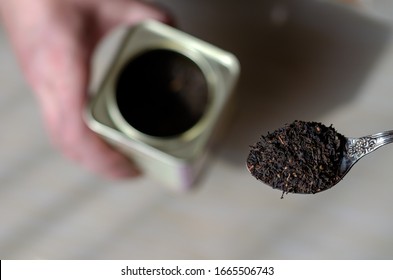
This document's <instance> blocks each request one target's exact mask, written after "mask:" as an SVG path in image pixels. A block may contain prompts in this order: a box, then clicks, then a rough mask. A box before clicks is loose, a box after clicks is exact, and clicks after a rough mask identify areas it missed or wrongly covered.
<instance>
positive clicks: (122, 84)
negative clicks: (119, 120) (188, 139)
mask: <svg viewBox="0 0 393 280" xmlns="http://www.w3.org/2000/svg"><path fill="white" fill-rule="evenodd" d="M208 95H209V94H208V84H207V81H206V78H205V76H204V74H203V72H202V70H201V69H200V68H199V67H198V65H197V64H196V63H195V62H194V61H192V60H191V59H190V58H188V57H186V56H185V55H183V54H180V53H178V52H175V51H172V50H166V49H159V50H151V51H147V52H145V53H142V54H141V55H139V56H137V57H135V58H133V59H131V60H130V61H129V62H128V63H127V64H126V65H125V66H124V68H123V69H122V70H121V72H120V74H119V78H118V81H117V84H116V101H117V105H118V108H119V111H120V113H121V114H122V116H123V117H124V119H125V120H126V121H127V122H128V123H129V124H130V125H131V126H132V127H134V128H135V129H137V130H139V131H140V132H142V133H145V134H148V135H151V136H158V137H171V136H176V135H179V134H181V133H184V132H186V131H187V130H189V129H191V128H192V127H193V126H194V125H196V123H197V122H198V121H199V120H200V119H201V118H202V116H203V114H204V113H205V111H206V108H207V105H208V99H209V96H208Z"/></svg>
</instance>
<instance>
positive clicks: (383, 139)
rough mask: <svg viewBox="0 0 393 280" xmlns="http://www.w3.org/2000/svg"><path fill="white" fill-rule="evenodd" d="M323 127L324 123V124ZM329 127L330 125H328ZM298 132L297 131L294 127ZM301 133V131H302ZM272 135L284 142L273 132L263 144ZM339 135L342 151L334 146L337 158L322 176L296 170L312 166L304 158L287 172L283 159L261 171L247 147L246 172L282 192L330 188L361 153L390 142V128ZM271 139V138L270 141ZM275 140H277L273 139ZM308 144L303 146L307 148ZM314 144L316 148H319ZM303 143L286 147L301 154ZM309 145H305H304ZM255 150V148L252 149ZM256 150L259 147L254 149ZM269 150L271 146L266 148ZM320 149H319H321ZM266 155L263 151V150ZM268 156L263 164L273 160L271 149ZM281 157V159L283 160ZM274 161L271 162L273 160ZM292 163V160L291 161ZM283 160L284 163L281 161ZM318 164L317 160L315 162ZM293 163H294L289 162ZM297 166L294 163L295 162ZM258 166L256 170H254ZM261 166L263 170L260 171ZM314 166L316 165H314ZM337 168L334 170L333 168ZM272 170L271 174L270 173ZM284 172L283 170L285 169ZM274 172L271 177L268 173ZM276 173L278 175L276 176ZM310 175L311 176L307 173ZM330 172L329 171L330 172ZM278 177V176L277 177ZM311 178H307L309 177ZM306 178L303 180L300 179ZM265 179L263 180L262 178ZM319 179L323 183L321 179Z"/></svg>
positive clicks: (306, 124)
mask: <svg viewBox="0 0 393 280" xmlns="http://www.w3.org/2000/svg"><path fill="white" fill-rule="evenodd" d="M293 124H300V127H301V128H302V129H303V128H304V126H309V127H311V128H313V127H314V126H316V127H317V128H320V127H324V126H323V125H322V124H318V123H312V122H311V123H310V122H309V123H306V122H298V121H296V122H294V123H293ZM291 126H292V124H291ZM289 127H290V126H286V127H285V129H289ZM325 129H326V127H325ZM328 129H332V128H331V127H330V128H328ZM297 132H299V131H297ZM337 135H340V134H338V133H337ZM303 136H304V135H303ZM271 137H277V138H279V140H280V142H281V144H284V142H283V141H282V140H281V138H280V136H279V135H276V134H275V133H273V134H271V135H270V136H269V139H270V140H269V141H267V142H266V141H265V142H264V145H270V144H266V143H273V140H271V139H272V138H271ZM340 137H341V138H342V141H344V142H343V143H344V145H345V146H344V145H343V146H342V150H341V152H340V151H339V150H337V152H340V158H338V161H336V162H337V165H336V168H337V169H335V168H334V167H333V166H332V168H334V169H332V170H331V171H332V172H329V173H326V172H324V171H323V172H324V174H323V177H322V173H321V180H319V179H317V177H315V176H318V173H319V172H316V173H315V172H314V173H309V172H305V173H304V174H302V173H299V170H302V169H303V168H306V169H305V171H308V170H310V169H309V168H310V166H312V165H313V164H315V163H314V162H313V163H311V162H310V163H307V162H303V163H299V165H298V166H297V167H298V168H296V170H294V171H295V172H296V173H291V172H292V171H291V172H288V171H289V170H287V169H286V168H287V167H286V166H284V169H281V168H282V166H281V165H282V164H283V162H282V159H280V162H281V163H280V164H281V165H280V166H279V167H278V168H277V166H273V168H271V166H272V165H268V166H269V167H266V168H267V170H266V171H263V170H265V169H259V170H258V166H259V168H261V167H260V165H259V162H258V161H259V159H258V160H256V161H254V159H256V158H255V157H254V152H253V153H251V151H250V155H249V159H251V160H250V164H249V162H248V161H247V169H248V170H249V172H250V173H251V174H252V175H253V176H254V177H256V178H257V179H258V180H261V181H262V182H264V183H266V184H268V185H270V186H272V187H273V188H276V189H281V190H282V191H283V194H284V193H303V194H311V193H313V194H314V193H318V192H321V191H324V190H327V189H330V188H331V187H333V186H334V185H336V184H337V183H338V182H340V181H341V180H342V179H343V178H344V176H345V175H346V174H347V173H348V171H349V170H350V169H351V168H352V167H353V166H354V165H355V163H356V162H357V161H358V160H359V159H361V158H362V157H364V156H365V155H367V154H369V153H371V152H373V151H375V150H377V149H378V148H380V147H382V146H384V145H386V144H390V143H392V142H393V130H390V131H385V132H380V133H376V134H372V135H368V136H364V137H359V138H349V137H344V136H343V135H340ZM307 140H309V141H312V140H310V139H307ZM270 141H271V142H270ZM276 143H277V141H276ZM272 145H273V146H270V148H272V147H273V149H275V148H276V146H275V144H272ZM315 145H316V146H314V147H318V148H319V147H320V146H319V145H317V144H315ZM283 147H284V148H285V147H286V145H284V146H283ZM252 148H253V149H254V147H252ZM306 148H307V147H305V149H306ZM318 148H317V149H318ZM301 149H302V147H300V150H299V148H298V149H297V150H296V149H295V150H293V149H292V150H288V154H289V155H292V153H300V154H302V153H303V152H306V150H304V151H302V150H301ZM307 149H308V148H307ZM254 151H255V150H254ZM256 151H257V152H258V153H259V151H260V150H258V149H257V150H256ZM268 151H270V150H268ZM280 151H281V152H283V150H282V147H281V150H280ZM284 153H286V151H284ZM316 153H317V154H319V151H318V150H317V151H316ZM321 153H322V151H321ZM263 154H264V155H265V156H266V153H263ZM267 155H268V156H267V157H265V156H264V160H266V158H267V160H268V161H265V166H266V162H270V160H273V161H275V160H276V159H275V157H274V156H272V157H270V156H271V154H270V152H269V153H267ZM287 159H288V158H286V159H285V160H287ZM285 160H284V161H285ZM272 163H273V162H272ZM292 163H294V162H293V161H292ZM284 164H285V163H284ZM318 164H319V163H318ZM292 165H293V164H292ZM295 166H296V165H295ZM256 170H258V172H255V173H254V171H256ZM261 170H262V171H261ZM314 170H315V168H314ZM321 170H325V169H321ZM334 170H336V171H334ZM260 172H262V173H263V172H267V173H263V174H270V175H269V176H265V175H263V176H262V177H259V176H260V174H261V173H260ZM271 172H273V175H272V173H271ZM285 172H286V173H285ZM327 174H331V175H332V176H334V177H331V179H329V180H326V175H327ZM271 176H274V177H271ZM275 176H277V177H275ZM299 176H300V177H301V178H302V180H300V181H299V182H297V180H298V178H300V177H299ZM307 176H310V177H307ZM329 176H330V175H329ZM272 178H275V179H274V180H271V179H272ZM277 178H278V179H277ZM306 178H309V179H312V180H309V179H306ZM303 179H306V180H303ZM265 180H266V181H265ZM317 181H318V182H319V183H318V184H317V185H314V183H316V182H317ZM310 182H312V183H311V184H309V183H310ZM321 182H322V183H321Z"/></svg>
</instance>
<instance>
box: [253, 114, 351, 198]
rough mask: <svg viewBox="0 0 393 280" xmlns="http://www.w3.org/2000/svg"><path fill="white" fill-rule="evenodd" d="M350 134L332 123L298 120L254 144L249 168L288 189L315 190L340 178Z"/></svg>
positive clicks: (310, 192)
mask: <svg viewBox="0 0 393 280" xmlns="http://www.w3.org/2000/svg"><path fill="white" fill-rule="evenodd" d="M345 143H346V138H345V137H344V136H343V135H341V134H339V133H338V132H337V131H336V130H335V129H334V128H333V127H332V126H330V127H327V126H325V125H323V124H321V123H318V122H304V121H294V122H293V123H291V124H286V125H285V126H284V127H282V128H280V129H277V130H276V131H273V132H272V133H268V134H267V135H266V136H261V138H260V140H259V141H258V142H257V143H256V144H255V145H253V146H250V153H249V155H248V158H247V168H248V169H249V171H250V172H251V174H252V175H253V176H254V177H255V178H256V179H258V180H260V181H262V182H264V183H266V184H268V185H270V186H272V187H273V188H275V189H279V190H282V191H283V195H284V193H304V194H314V193H317V192H320V191H323V190H326V189H328V188H330V187H332V186H333V185H335V184H336V183H338V181H339V180H340V177H339V175H338V172H339V166H340V161H341V159H342V157H343V153H344V151H345Z"/></svg>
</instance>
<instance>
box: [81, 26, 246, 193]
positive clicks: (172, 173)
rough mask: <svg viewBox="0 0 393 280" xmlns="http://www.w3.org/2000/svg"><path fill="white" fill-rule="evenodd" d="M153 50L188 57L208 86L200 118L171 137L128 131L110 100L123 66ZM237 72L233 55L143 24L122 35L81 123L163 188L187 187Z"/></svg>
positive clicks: (229, 99) (229, 100) (225, 109)
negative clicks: (206, 97)
mask: <svg viewBox="0 0 393 280" xmlns="http://www.w3.org/2000/svg"><path fill="white" fill-rule="evenodd" d="M154 50H170V51H173V52H177V53H179V54H181V55H183V56H185V57H187V58H188V59H190V60H191V61H193V62H194V63H195V64H196V65H197V66H198V67H199V69H200V71H201V72H202V73H203V75H204V78H205V81H206V83H207V88H208V104H207V107H206V109H205V111H204V113H203V116H202V117H201V119H200V120H199V121H198V122H197V123H196V124H195V125H194V126H192V127H190V128H189V129H188V130H187V131H184V132H183V133H181V134H180V135H175V136H173V137H157V136H152V135H148V134H146V133H143V132H142V131H138V130H137V129H135V128H134V127H132V126H131V125H130V124H129V123H128V122H127V121H126V120H125V119H124V118H123V116H122V114H121V112H120V111H119V108H118V106H117V101H116V98H115V94H116V93H115V88H116V82H117V79H118V77H119V75H120V73H121V71H122V69H123V67H124V65H126V63H128V62H130V61H132V59H133V58H136V57H138V56H139V55H140V54H142V53H145V52H148V51H154ZM239 71H240V66H239V63H238V60H237V59H236V57H235V56H234V55H232V54H230V53H228V52H226V51H223V50H221V49H219V48H217V47H215V46H213V45H211V44H209V43H206V42H203V41H201V40H199V39H197V38H195V37H192V36H190V35H189V34H186V33H184V32H181V31H179V30H176V29H175V28H172V27H169V26H166V25H164V24H161V23H158V22H155V21H146V22H143V23H141V24H139V25H137V26H136V27H134V28H132V29H130V30H129V31H128V33H127V35H126V36H125V38H124V40H123V42H122V43H121V46H120V49H119V51H118V52H117V55H116V57H115V58H114V60H113V61H112V63H111V67H110V68H109V70H108V72H107V74H106V75H105V76H104V78H103V80H102V81H101V83H100V84H101V86H100V87H99V89H98V92H96V94H95V95H94V96H93V98H92V100H91V102H90V104H89V106H88V108H87V110H86V122H87V124H88V126H89V127H90V128H91V129H92V130H93V131H95V132H96V133H98V134H99V135H100V136H101V137H103V138H104V139H106V140H107V141H108V142H109V143H110V144H111V145H113V146H114V147H116V148H117V149H119V150H120V151H122V152H123V153H124V154H126V155H128V156H129V157H130V158H131V159H132V160H133V161H134V162H135V163H136V164H137V165H138V166H139V167H140V168H141V169H142V171H143V172H144V173H146V174H147V175H149V176H152V177H154V178H156V179H157V180H158V181H159V182H160V183H162V185H165V186H168V187H170V188H172V189H174V190H180V189H187V188H189V187H191V186H192V185H193V183H194V182H195V180H196V178H197V177H198V175H199V173H200V170H201V168H202V166H203V165H204V163H205V160H206V158H207V156H208V154H209V148H210V144H211V142H212V141H213V139H216V136H218V133H217V132H219V131H220V130H221V129H222V127H223V124H224V122H225V119H227V116H228V115H229V114H228V113H229V112H230V108H231V104H232V105H233V92H234V87H235V85H236V82H237V79H238V75H239Z"/></svg>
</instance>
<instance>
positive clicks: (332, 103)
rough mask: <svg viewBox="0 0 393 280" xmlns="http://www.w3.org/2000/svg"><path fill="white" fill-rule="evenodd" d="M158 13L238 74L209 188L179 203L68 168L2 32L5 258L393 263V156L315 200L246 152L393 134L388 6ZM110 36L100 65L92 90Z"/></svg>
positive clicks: (0, 241) (102, 59) (372, 159)
mask: <svg viewBox="0 0 393 280" xmlns="http://www.w3.org/2000/svg"><path fill="white" fill-rule="evenodd" d="M160 2H161V3H163V4H164V5H165V6H166V7H168V8H169V9H170V10H171V11H172V12H173V13H174V15H175V16H176V17H177V19H178V25H179V28H180V29H182V30H184V31H186V32H188V33H190V34H192V35H194V36H197V37H199V38H201V39H203V40H205V41H207V42H210V43H212V44H215V45H217V46H219V47H221V48H223V49H225V50H228V51H231V52H233V53H234V54H235V55H236V56H237V57H238V58H239V60H240V63H241V65H242V74H241V79H240V82H239V85H238V88H237V93H238V97H239V101H238V104H237V105H238V106H237V107H238V110H237V112H236V115H235V117H234V121H233V123H232V126H231V127H230V128H229V130H228V133H227V135H226V137H225V138H224V139H223V140H222V142H221V143H220V144H219V145H218V146H217V147H216V149H215V151H214V153H213V154H212V158H211V160H210V161H209V165H208V167H207V168H206V172H205V173H204V176H203V177H202V178H201V180H200V181H199V183H198V185H197V186H196V188H195V189H194V190H192V191H190V192H186V193H181V194H179V193H173V192H170V191H167V190H166V189H165V188H164V187H163V186H160V185H159V184H158V183H156V182H154V181H152V180H151V179H149V178H145V177H141V178H138V179H136V180H132V181H123V182H114V181H110V180H104V179H102V178H99V177H98V176H96V175H93V174H90V173H88V172H86V171H85V170H84V169H83V168H80V167H79V166H77V165H75V164H74V163H71V162H69V161H68V160H66V159H64V158H63V157H62V156H61V155H60V154H59V152H58V151H57V150H55V149H54V148H53V147H52V146H51V145H50V143H49V140H48V139H47V136H46V134H45V131H44V128H43V125H42V123H41V117H40V113H39V111H38V106H37V103H36V101H35V100H34V97H33V95H32V94H31V93H30V89H29V88H28V87H27V85H26V84H25V83H24V80H23V78H22V76H21V74H20V71H19V68H18V66H17V64H16V60H15V58H14V56H13V54H12V51H11V49H10V46H9V44H8V42H7V40H6V37H5V34H4V32H3V31H1V33H0V58H1V64H0V80H1V82H0V91H1V94H0V127H1V134H0V144H1V146H0V258H1V259H391V258H393V223H392V222H391V220H390V217H391V215H392V213H393V204H392V202H391V200H392V196H393V188H392V185H393V174H392V171H391V170H392V165H393V146H392V147H389V146H388V147H384V148H382V149H380V150H378V151H377V152H375V153H373V154H371V155H369V156H367V157H366V158H364V159H363V160H361V161H360V162H359V163H358V164H357V165H356V166H355V167H354V168H353V169H352V171H351V172H350V174H349V175H348V176H347V177H346V178H345V179H344V181H342V182H341V183H340V184H339V185H337V186H336V187H334V188H332V189H331V190H328V191H326V192H323V193H320V194H317V195H309V196H307V195H286V196H284V199H280V197H281V192H279V191H277V190H273V189H271V188H270V187H267V186H266V185H263V184H262V183H260V182H258V181H256V180H255V179H254V178H252V177H251V176H250V175H249V174H248V172H247V171H246V169H245V159H246V157H247V154H248V146H249V145H250V144H253V143H254V142H255V141H257V140H258V138H259V136H260V135H261V134H266V133H267V132H268V131H272V130H274V129H276V128H278V127H280V126H282V125H283V124H285V123H288V122H292V121H293V120H295V119H301V120H306V121H308V120H309V121H311V120H313V121H320V122H323V123H324V124H327V125H330V124H333V125H334V127H335V128H336V129H337V130H338V131H339V132H341V133H342V134H344V135H347V136H363V135H367V134H371V133H375V132H379V131H383V130H388V129H393V110H392V106H393V94H392V92H393V79H392V78H391V77H392V75H393V41H392V38H391V33H392V26H391V21H390V20H391V19H390V18H389V17H388V16H386V15H388V13H387V12H386V11H387V9H388V8H392V7H391V6H392V5H388V4H384V3H383V2H384V1H379V2H378V3H382V4H381V6H382V7H383V8H382V9H381V10H382V11H383V13H379V12H376V10H372V9H371V8H372V7H373V6H372V5H371V6H370V5H369V4H370V3H371V2H370V1H359V2H362V3H359V4H356V3H355V4H353V3H351V4H346V3H344V4H343V3H341V2H340V1H317V0H301V1H299V0H298V1H291V0H262V1H261V0H258V1H257V0H251V1H246V2H245V1H234V0H233V1H232V0H231V1H224V0H217V1H208V0H199V1H191V0H190V1H180V0H178V1H176V0H167V1H160ZM339 2H340V3H339ZM342 2H356V1H342ZM366 2H367V3H366ZM385 2H386V1H385ZM244 3H247V4H244ZM364 3H366V4H367V5H364ZM375 3H377V1H375ZM384 5H385V6H384ZM381 6H379V7H381ZM370 7H371V8H370ZM371 10H372V11H371ZM391 11H392V12H393V9H391ZM115 37H116V36H113V38H112V39H111V38H109V39H108V41H107V42H105V43H104V44H103V46H102V47H101V48H100V50H99V52H98V54H99V55H98V56H97V58H96V61H95V81H97V80H98V79H99V78H97V77H99V76H100V75H102V73H103V71H104V69H105V65H106V63H107V61H108V59H109V58H110V56H111V54H113V51H114V46H115V45H116V44H115V43H116V38H115ZM93 85H94V81H93Z"/></svg>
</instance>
